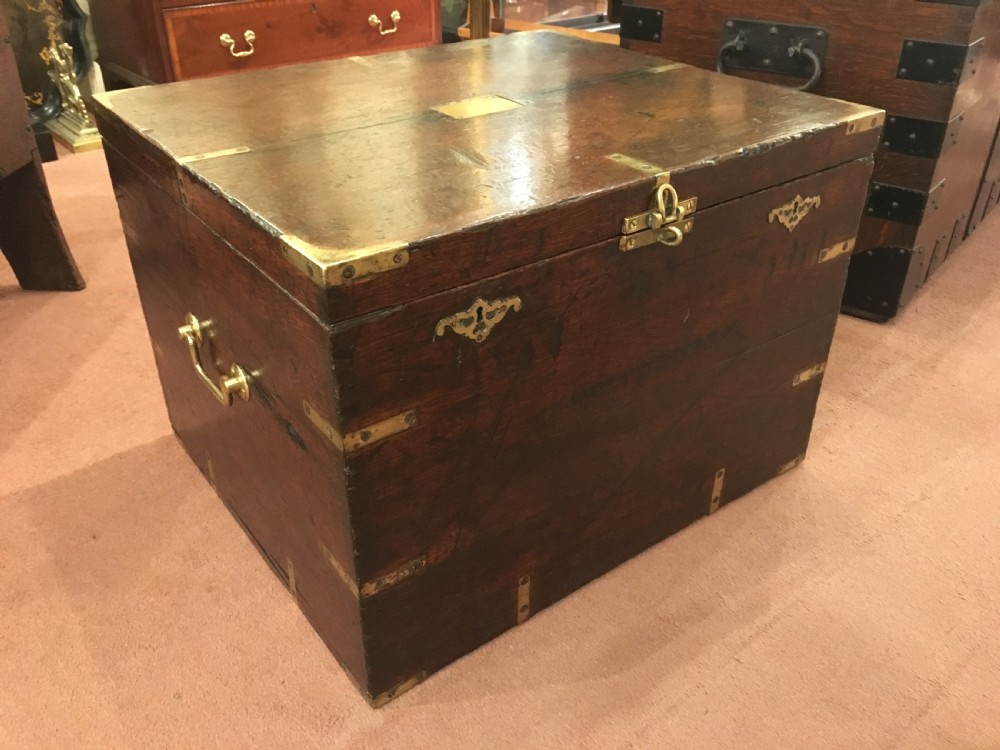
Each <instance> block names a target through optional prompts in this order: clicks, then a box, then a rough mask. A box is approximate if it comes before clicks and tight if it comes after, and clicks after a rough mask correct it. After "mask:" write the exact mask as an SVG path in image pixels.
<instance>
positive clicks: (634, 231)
mask: <svg viewBox="0 0 1000 750" xmlns="http://www.w3.org/2000/svg"><path fill="white" fill-rule="evenodd" d="M697 210H698V199H697V198H696V197H694V198H685V199H684V200H681V199H680V198H679V197H678V196H677V191H676V190H675V189H674V187H673V186H672V185H671V184H670V174H669V173H668V172H665V173H663V174H660V175H658V176H657V178H656V193H654V195H653V200H652V207H651V208H650V210H648V211H644V212H643V213H641V214H636V215H635V216H626V217H625V220H624V221H623V222H622V237H621V240H620V241H619V243H618V247H619V249H620V250H621V251H622V252H625V253H627V252H628V251H629V250H635V249H636V248H640V247H646V246H647V245H652V244H653V243H656V242H659V243H661V244H664V245H667V246H669V247H676V246H677V245H679V244H681V243H682V242H683V241H684V235H685V234H687V233H689V232H690V231H691V230H692V229H694V219H693V218H691V216H692V214H694V212H695V211H697Z"/></svg>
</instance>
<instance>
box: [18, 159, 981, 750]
mask: <svg viewBox="0 0 1000 750" xmlns="http://www.w3.org/2000/svg"><path fill="white" fill-rule="evenodd" d="M47 172H48V174H49V179H50V181H51V186H52V191H53V193H54V197H55V200H56V203H57V208H58V210H59V213H60V215H61V217H62V221H63V225H64V228H65V231H66V234H67V236H68V238H69V240H70V243H71V245H72V247H73V249H74V251H75V254H76V257H77V260H78V262H79V264H80V267H81V270H82V271H83V273H84V274H85V275H86V277H87V281H88V283H89V286H88V288H87V290H86V291H85V292H81V293H75V294H43V293H26V292H22V291H20V290H19V289H18V288H17V287H16V285H15V284H14V279H13V276H12V274H10V272H9V270H8V269H7V268H6V267H2V268H0V382H2V383H3V388H2V389H0V685H2V687H3V693H2V697H0V748H36V747H53V748H66V747H83V748H90V747H100V748H111V747H121V748H151V747H165V746H172V747H184V748H195V747H197V748H202V747H221V748H235V747H247V746H261V747H265V746H266V747H283V748H309V747H324V748H383V747H387V748H388V747H392V748H396V747H399V748H440V747H456V748H480V747H482V748H494V747H518V748H600V749H602V750H603V749H604V748H714V749H721V748H767V749H768V750H771V749H775V748H794V749H796V750H798V749H800V748H810V750H814V749H815V748H845V749H847V748H849V749H850V750H857V749H859V748H963V749H967V748H968V749H971V748H977V749H979V748H1000V554H998V545H1000V502H998V501H1000V386H998V384H997V378H996V373H997V372H998V371H1000V343H998V342H1000V264H998V262H997V259H996V257H997V247H996V245H997V240H996V237H997V233H998V232H1000V215H994V216H993V217H992V219H991V220H990V221H989V222H987V223H986V224H984V225H983V227H982V228H981V229H980V231H979V233H978V234H977V235H976V236H975V238H974V239H973V240H972V241H970V242H969V243H968V244H967V245H966V246H965V247H963V248H962V250H961V251H960V252H959V253H958V255H957V256H956V257H955V258H954V259H952V260H951V261H950V262H949V263H948V264H947V265H946V266H945V267H944V269H942V271H941V272H940V273H939V275H938V277H937V278H936V279H935V282H934V284H932V285H931V286H930V287H929V288H928V289H926V290H924V292H923V293H921V294H920V295H919V296H918V298H917V299H916V300H915V301H914V302H913V303H912V304H911V305H910V307H909V308H908V309H907V310H906V311H905V313H904V314H903V316H902V317H901V319H899V320H898V321H897V322H894V323H892V324H889V325H885V326H878V325H874V324H870V323H864V322H861V321H858V320H854V319H851V318H842V319H841V321H840V324H839V327H838V331H837V337H836V341H835V345H834V351H833V353H832V355H831V360H830V366H829V370H828V373H827V375H826V380H825V384H824V389H823V397H822V400H821V403H820V409H819V414H818V416H817V420H816V426H815V433H814V438H813V442H812V445H811V449H810V454H809V458H808V459H807V461H806V463H805V464H804V465H803V466H802V467H800V468H799V469H797V470H795V471H793V472H791V473H790V474H788V475H785V476H783V477H781V478H779V479H777V480H775V481H773V482H771V483H770V484H768V485H767V486H765V487H763V488H761V489H760V490H758V491H756V492H754V493H753V494H751V495H750V496H748V497H746V498H744V499H743V500H741V501H739V502H737V503H734V504H733V505H731V506H728V507H727V508H726V509H725V510H724V511H723V512H721V513H719V514H717V515H715V516H713V517H712V518H711V519H710V520H708V521H702V522H700V523H697V524H695V525H694V526H693V527H691V528H689V529H687V530H686V531H684V532H682V533H681V534H678V535H677V536H675V537H673V538H671V539H670V540H668V541H667V542H665V543H663V544H660V545H658V546H657V547H655V548H654V549H652V550H651V551H649V552H648V553H646V554H644V555H642V556H641V557H639V558H637V559H635V560H633V561H631V562H630V563H628V564H627V565H625V566H623V567H621V568H619V569H618V570H616V571H614V572H613V573H611V574H609V575H607V576H605V577H604V578H602V579H600V580H599V581H597V582H595V583H594V584H592V585H590V586H588V587H587V588H585V589H584V590H583V591H581V592H579V593H578V594H576V595H574V596H571V597H569V598H568V599H566V600H564V601H563V602H562V603H560V604H558V605H557V606H555V607H552V608H551V609H549V610H546V611H544V612H542V613H541V614H539V615H538V616H537V617H534V618H533V619H531V620H530V621H529V622H528V623H527V624H526V625H524V626H522V627H520V628H517V629H515V630H513V631H511V632H509V633H508V634H506V635H505V636H503V637H501V638H499V639H498V640H496V641H494V642H492V643H490V644H489V645H487V646H486V647H484V648H482V649H480V650H479V651H477V652H476V653H474V654H472V655H471V656H468V657H466V658H465V659H463V660H461V661H460V662H458V663H456V664H454V665H453V666H451V667H449V668H448V669H446V670H444V671H443V672H440V673H439V674H437V675H436V676H434V677H432V678H431V679H430V680H428V681H427V682H426V683H424V684H423V685H421V686H419V687H418V688H416V689H414V690H412V691H411V692H409V693H407V694H406V695H404V696H403V697H401V698H400V699H398V700H397V701H396V702H394V703H392V704H390V705H389V706H387V707H386V708H384V709H382V710H380V711H374V710H372V709H370V708H368V706H367V704H366V703H365V702H364V701H363V700H362V699H361V698H360V696H359V695H358V694H357V692H356V690H355V688H354V687H353V685H352V684H351V683H350V682H349V681H348V679H347V677H345V676H344V674H343V673H342V672H341V670H340V668H339V667H338V666H337V664H336V663H335V662H334V660H333V659H332V657H330V656H329V654H328V652H327V651H326V650H325V649H324V647H323V645H322V644H321V643H320V641H319V639H318V638H317V637H316V636H314V635H313V633H312V631H311V630H310V628H309V627H308V626H307V625H306V623H305V621H304V619H303V618H302V616H301V615H300V614H299V611H298V609H297V608H296V606H295V605H294V603H293V601H292V600H291V598H290V597H289V596H288V594H287V593H286V591H285V589H284V587H283V586H282V585H281V584H280V583H279V582H278V580H277V579H276V578H275V577H274V576H273V574H272V573H271V571H270V570H269V568H268V567H267V565H266V564H265V563H264V561H263V560H262V559H261V558H260V557H259V555H258V553H257V552H256V550H255V549H254V548H253V547H252V546H251V544H250V542H249V541H247V539H246V538H245V537H244V535H243V532H242V531H241V530H240V529H239V528H238V526H237V525H236V523H235V521H233V520H232V518H231V516H230V515H229V513H228V512H227V511H226V510H225V509H224V508H223V506H222V504H221V502H219V501H218V500H217V499H216V498H215V496H214V494H213V492H212V491H211V489H210V488H209V486H208V485H207V484H206V482H205V481H203V480H202V478H201V476H200V474H198V472H197V471H196V470H195V468H194V466H193V465H192V464H191V463H190V462H189V461H188V460H187V458H186V457H185V455H184V454H183V452H182V450H181V448H180V446H179V445H178V443H177V442H176V441H175V440H174V438H173V437H172V436H171V432H170V428H169V425H168V422H167V418H166V413H165V410H164V407H163V405H162V399H161V394H160V389H159V385H158V383H157V380H156V373H155V370H154V366H153V358H152V352H151V350H150V347H149V344H148V342H147V338H146V334H145V329H144V326H143V322H142V316H141V312H140V309H139V304H138V300H137V297H136V292H135V289H134V285H133V281H132V277H131V272H130V270H129V266H128V261H127V257H126V251H125V245H124V241H123V239H122V234H121V230H120V226H119V224H118V217H117V213H116V209H115V205H114V198H113V196H112V193H111V188H110V185H109V183H108V178H107V173H106V171H105V167H104V162H103V156H102V154H101V153H100V152H97V153H91V154H86V155H80V156H73V157H70V158H64V159H62V160H61V161H59V162H57V163H55V164H52V165H49V166H48V167H47Z"/></svg>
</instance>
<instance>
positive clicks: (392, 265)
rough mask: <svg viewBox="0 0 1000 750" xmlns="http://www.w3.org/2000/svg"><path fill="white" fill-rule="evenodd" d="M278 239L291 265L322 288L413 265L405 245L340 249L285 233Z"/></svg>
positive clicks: (390, 244) (393, 243)
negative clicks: (316, 243) (409, 264)
mask: <svg viewBox="0 0 1000 750" xmlns="http://www.w3.org/2000/svg"><path fill="white" fill-rule="evenodd" d="M278 239H280V240H281V254H282V255H283V256H284V257H285V258H286V259H287V260H288V262H289V263H291V264H292V266H294V267H295V268H297V269H298V270H299V271H301V272H302V273H304V274H305V275H306V276H308V277H309V278H310V279H312V280H313V282H314V283H316V284H317V285H318V286H320V287H323V288H329V287H334V286H343V285H344V284H349V283H351V282H354V281H357V280H359V279H363V278H365V277H367V276H374V275H375V274H378V273H383V272H385V271H391V270H393V269H396V268H402V267H403V266H405V265H406V264H407V263H409V262H410V251H409V245H408V244H407V243H405V242H384V243H381V244H378V245H369V246H367V247H356V248H347V249H337V248H331V247H321V246H319V245H314V244H312V243H311V242H308V241H306V240H304V239H302V238H301V237H297V236H296V235H294V234H282V235H281V236H280V237H279V238H278Z"/></svg>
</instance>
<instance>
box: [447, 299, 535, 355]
mask: <svg viewBox="0 0 1000 750" xmlns="http://www.w3.org/2000/svg"><path fill="white" fill-rule="evenodd" d="M520 309H521V298H520V297H503V298H502V299H495V300H489V301H487V300H484V299H483V298H482V297H478V298H477V299H476V301H475V302H473V303H472V304H471V305H469V307H468V308H467V309H465V310H459V311H458V312H457V313H455V314H454V315H449V316H448V317H447V318H442V319H441V320H439V321H438V324H437V326H436V327H435V329H434V334H435V335H436V336H444V335H445V333H447V331H448V329H449V328H450V329H451V330H453V331H454V332H455V333H457V334H458V335H459V336H465V338H467V339H472V340H473V341H475V342H476V343H477V344H481V343H482V342H483V341H485V340H486V337H487V336H489V335H490V331H492V330H493V327H494V326H495V325H497V324H499V323H500V321H501V320H503V319H504V316H505V315H506V314H507V312H508V311H509V310H513V311H514V312H517V311H518V310H520Z"/></svg>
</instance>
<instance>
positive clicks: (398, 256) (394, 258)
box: [392, 253, 403, 266]
mask: <svg viewBox="0 0 1000 750" xmlns="http://www.w3.org/2000/svg"><path fill="white" fill-rule="evenodd" d="M392 262H393V263H395V264H396V265H397V266H398V265H399V264H400V263H402V262H403V254H402V253H396V254H395V255H393V256H392Z"/></svg>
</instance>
